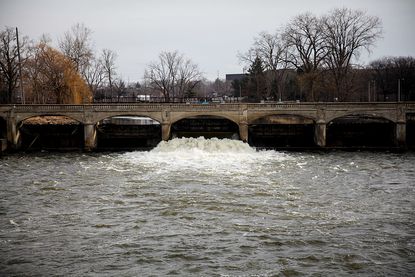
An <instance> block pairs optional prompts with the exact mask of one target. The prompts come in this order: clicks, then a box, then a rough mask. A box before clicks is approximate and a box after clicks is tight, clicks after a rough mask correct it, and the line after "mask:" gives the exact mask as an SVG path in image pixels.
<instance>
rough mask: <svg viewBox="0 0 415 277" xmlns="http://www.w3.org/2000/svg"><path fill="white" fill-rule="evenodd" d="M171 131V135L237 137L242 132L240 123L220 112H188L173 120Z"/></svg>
mask: <svg viewBox="0 0 415 277" xmlns="http://www.w3.org/2000/svg"><path fill="white" fill-rule="evenodd" d="M169 132H170V133H171V134H169V137H170V136H177V137H199V136H204V137H206V138H212V137H216V138H236V137H238V134H239V133H240V125H239V124H238V122H236V121H235V120H234V119H233V118H232V117H231V116H223V114H219V113H212V114H205V113H202V114H199V113H198V114H196V113H192V114H189V113H187V114H186V115H185V116H177V117H175V118H174V119H173V120H172V121H171V125H170V130H169Z"/></svg>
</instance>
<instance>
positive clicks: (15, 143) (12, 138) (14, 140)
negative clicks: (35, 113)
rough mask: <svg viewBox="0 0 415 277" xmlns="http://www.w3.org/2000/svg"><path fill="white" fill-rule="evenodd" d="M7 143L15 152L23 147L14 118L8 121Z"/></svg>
mask: <svg viewBox="0 0 415 277" xmlns="http://www.w3.org/2000/svg"><path fill="white" fill-rule="evenodd" d="M7 142H8V144H9V145H10V147H11V149H13V150H18V149H19V148H20V146H21V137H20V131H19V128H18V126H17V123H16V118H14V117H10V118H8V119H7Z"/></svg>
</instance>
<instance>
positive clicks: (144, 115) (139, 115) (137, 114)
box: [93, 112, 162, 124]
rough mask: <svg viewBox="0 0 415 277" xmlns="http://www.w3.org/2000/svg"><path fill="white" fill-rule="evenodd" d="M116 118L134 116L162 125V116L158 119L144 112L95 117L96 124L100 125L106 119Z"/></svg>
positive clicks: (107, 114) (117, 113)
mask: <svg viewBox="0 0 415 277" xmlns="http://www.w3.org/2000/svg"><path fill="white" fill-rule="evenodd" d="M116 116H134V117H148V118H150V119H152V120H154V121H157V122H158V123H160V124H161V123H162V119H161V116H160V117H158V116H156V115H154V114H147V113H143V112H138V113H134V112H116V113H115V112H114V113H110V114H109V113H106V114H100V115H98V116H95V117H94V120H93V121H94V123H95V124H96V123H98V122H100V121H102V120H104V119H106V118H111V117H116Z"/></svg>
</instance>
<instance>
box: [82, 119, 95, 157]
mask: <svg viewBox="0 0 415 277" xmlns="http://www.w3.org/2000/svg"><path fill="white" fill-rule="evenodd" d="M96 147H97V127H96V125H95V124H93V123H92V124H91V123H87V124H85V125H84V150H86V151H92V150H94V149H95V148H96Z"/></svg>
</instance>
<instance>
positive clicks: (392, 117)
mask: <svg viewBox="0 0 415 277" xmlns="http://www.w3.org/2000/svg"><path fill="white" fill-rule="evenodd" d="M347 116H357V117H372V118H384V119H386V120H388V121H390V122H393V123H395V122H396V114H394V113H391V112H390V111H389V110H388V111H387V112H376V113H373V112H367V111H352V112H350V111H340V112H335V113H333V114H330V115H328V116H326V123H329V122H331V121H333V120H336V119H339V118H343V117H347Z"/></svg>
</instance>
